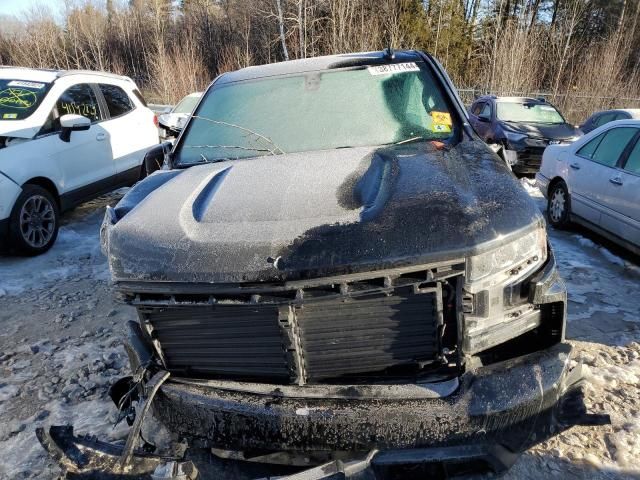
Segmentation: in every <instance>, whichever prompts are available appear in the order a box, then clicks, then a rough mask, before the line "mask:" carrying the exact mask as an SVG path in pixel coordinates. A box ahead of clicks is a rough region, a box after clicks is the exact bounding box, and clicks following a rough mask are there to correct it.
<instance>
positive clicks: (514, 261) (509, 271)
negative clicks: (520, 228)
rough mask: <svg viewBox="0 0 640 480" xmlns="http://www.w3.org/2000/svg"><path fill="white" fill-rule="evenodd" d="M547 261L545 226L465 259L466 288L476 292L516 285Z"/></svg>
mask: <svg viewBox="0 0 640 480" xmlns="http://www.w3.org/2000/svg"><path fill="white" fill-rule="evenodd" d="M546 260H547V235H546V232H545V229H544V227H538V228H537V229H535V230H534V231H532V232H530V233H527V234H526V235H523V236H522V237H520V238H518V239H517V240H514V241H512V242H510V243H507V244H506V245H503V246H501V247H498V248H496V249H493V250H490V251H488V252H486V253H482V254H480V255H474V256H472V257H469V258H468V259H467V268H466V270H467V271H466V281H465V284H466V285H465V289H466V290H467V291H468V292H470V293H477V292H479V291H481V290H485V289H487V288H491V287H493V286H496V285H499V284H504V285H509V284H512V283H516V282H518V281H520V280H521V279H523V278H525V277H526V276H527V275H529V274H531V273H533V272H535V271H536V270H537V269H538V268H539V267H540V266H541V265H542V264H543V263H544V262H545V261H546Z"/></svg>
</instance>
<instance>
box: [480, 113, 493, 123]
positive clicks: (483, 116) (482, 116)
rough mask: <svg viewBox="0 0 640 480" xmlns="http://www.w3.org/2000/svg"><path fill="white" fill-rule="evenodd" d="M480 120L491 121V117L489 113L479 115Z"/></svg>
mask: <svg viewBox="0 0 640 480" xmlns="http://www.w3.org/2000/svg"><path fill="white" fill-rule="evenodd" d="M478 120H480V121H481V122H490V121H491V118H490V117H489V116H487V115H478Z"/></svg>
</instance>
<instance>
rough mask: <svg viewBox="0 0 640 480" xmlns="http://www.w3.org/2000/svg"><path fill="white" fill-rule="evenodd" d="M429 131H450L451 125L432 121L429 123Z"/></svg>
mask: <svg viewBox="0 0 640 480" xmlns="http://www.w3.org/2000/svg"><path fill="white" fill-rule="evenodd" d="M431 131H432V132H435V133H450V132H451V126H450V125H443V124H441V123H432V124H431Z"/></svg>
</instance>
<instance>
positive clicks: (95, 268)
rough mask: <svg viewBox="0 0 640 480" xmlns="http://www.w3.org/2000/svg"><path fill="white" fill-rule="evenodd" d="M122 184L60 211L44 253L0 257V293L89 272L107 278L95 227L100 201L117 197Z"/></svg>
mask: <svg viewBox="0 0 640 480" xmlns="http://www.w3.org/2000/svg"><path fill="white" fill-rule="evenodd" d="M125 191H126V188H122V189H119V190H117V191H115V192H113V193H111V194H109V195H106V196H104V197H101V198H100V199H97V200H93V201H91V202H87V203H85V204H83V205H81V206H80V207H78V208H76V209H75V210H73V211H72V212H69V214H66V215H63V218H62V225H61V227H60V231H59V233H58V239H57V241H56V243H55V244H54V246H53V247H52V248H51V250H49V251H48V252H47V253H45V254H44V255H40V256H37V257H33V258H21V257H15V258H11V257H0V297H1V296H2V295H7V294H9V295H17V294H19V293H21V292H23V291H24V290H26V289H31V288H39V287H42V286H44V285H46V284H50V283H52V282H55V281H60V280H66V279H70V278H72V277H74V278H78V277H79V276H87V275H90V276H92V277H93V278H99V279H102V280H107V279H108V273H109V272H108V268H107V261H106V259H105V257H104V255H102V254H101V252H100V242H99V227H100V224H101V223H102V218H103V216H104V209H103V208H98V207H101V206H104V202H108V201H110V200H112V199H115V198H119V197H121V196H122V195H123V194H124V192H125Z"/></svg>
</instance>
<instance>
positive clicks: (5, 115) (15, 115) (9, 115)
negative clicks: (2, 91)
mask: <svg viewBox="0 0 640 480" xmlns="http://www.w3.org/2000/svg"><path fill="white" fill-rule="evenodd" d="M2 118H8V119H12V118H18V114H17V113H5V114H4V115H3V116H2Z"/></svg>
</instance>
